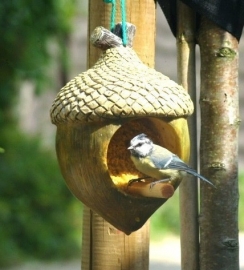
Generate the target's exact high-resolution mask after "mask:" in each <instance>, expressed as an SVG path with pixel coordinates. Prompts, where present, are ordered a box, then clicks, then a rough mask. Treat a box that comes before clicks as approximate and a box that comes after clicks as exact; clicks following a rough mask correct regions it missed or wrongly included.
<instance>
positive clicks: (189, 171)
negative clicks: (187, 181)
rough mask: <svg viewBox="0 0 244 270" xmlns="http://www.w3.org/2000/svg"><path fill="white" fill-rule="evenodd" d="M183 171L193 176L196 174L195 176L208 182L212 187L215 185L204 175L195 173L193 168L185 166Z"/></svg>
mask: <svg viewBox="0 0 244 270" xmlns="http://www.w3.org/2000/svg"><path fill="white" fill-rule="evenodd" d="M184 171H185V172H186V173H188V174H191V175H193V176H196V177H197V178H199V179H201V180H203V181H205V182H207V183H208V184H210V185H212V186H213V187H215V185H214V184H213V183H212V182H211V181H209V180H208V179H207V178H205V177H204V176H202V175H201V174H199V173H197V172H196V171H195V170H193V169H191V168H187V169H184Z"/></svg>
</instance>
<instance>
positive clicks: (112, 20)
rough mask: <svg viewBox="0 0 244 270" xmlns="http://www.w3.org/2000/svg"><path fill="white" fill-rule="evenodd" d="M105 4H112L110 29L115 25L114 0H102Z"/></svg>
mask: <svg viewBox="0 0 244 270" xmlns="http://www.w3.org/2000/svg"><path fill="white" fill-rule="evenodd" d="M103 2H105V3H106V4H112V10H111V20H110V30H111V31H112V30H113V29H114V27H115V16H116V0H103Z"/></svg>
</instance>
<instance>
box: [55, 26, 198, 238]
mask: <svg viewBox="0 0 244 270" xmlns="http://www.w3.org/2000/svg"><path fill="white" fill-rule="evenodd" d="M126 30H127V35H128V44H127V46H126V47H125V46H123V43H122V40H121V35H122V34H121V25H120V24H118V25H116V27H115V30H114V32H113V33H112V32H110V31H108V30H106V29H104V28H103V27H98V28H96V29H95V30H94V32H93V34H92V36H91V42H92V43H93V44H94V46H96V47H99V48H101V49H102V50H103V53H102V54H101V56H100V58H99V60H98V61H97V63H96V64H95V65H94V66H93V67H92V68H91V69H89V70H87V71H85V72H83V73H81V74H80V75H78V76H77V77H75V78H74V79H72V80H71V81H70V82H69V83H67V85H65V86H64V87H63V88H62V89H61V91H60V92H59V93H58V95H57V97H56V99H55V101H54V103H53V105H52V108H51V119H52V123H53V124H55V125H56V126H57V135H56V149H57V156H58V161H59V165H60V168H61V171H62V174H63V176H64V179H65V181H66V183H67V185H68V187H69V189H70V190H71V192H72V193H73V194H74V195H75V196H76V197H77V198H78V199H79V200H81V201H82V202H83V203H84V204H86V205H87V206H88V207H90V208H91V209H92V210H94V211H95V212H97V213H98V214H99V215H101V216H102V217H103V218H104V219H106V220H107V221H108V222H110V223H111V224H112V225H114V226H115V227H116V228H118V229H120V230H122V231H124V232H125V233H127V234H130V233H131V232H132V231H135V230H137V229H139V228H140V227H141V226H142V225H143V224H144V223H145V222H146V220H147V219H148V218H149V217H150V216H151V215H152V214H153V213H154V212H155V210H156V209H157V208H158V207H159V206H161V205H162V204H163V203H164V202H165V201H166V200H167V199H168V198H169V197H171V196H172V195H173V193H174V190H175V189H176V188H177V186H178V185H179V183H180V181H181V179H178V180H175V181H173V182H171V183H162V184H157V185H155V187H153V188H151V189H150V187H149V186H150V182H149V180H147V179H145V181H142V182H138V183H134V184H132V185H129V186H128V182H129V181H130V180H131V179H136V178H139V177H143V175H142V174H141V173H140V172H139V171H137V170H136V168H135V167H134V165H133V162H132V161H131V159H130V153H129V151H128V150H127V148H128V146H129V142H130V140H131V139H132V138H133V137H134V136H136V135H137V134H139V133H146V134H147V135H148V136H149V137H150V138H151V139H152V140H153V141H154V143H156V144H159V145H161V146H163V147H165V148H168V149H169V150H170V151H172V152H174V153H175V154H177V155H178V156H179V157H180V158H181V159H183V160H185V161H187V159H188V155H189V137H188V127H187V121H186V117H187V116H188V115H190V114H192V112H193V103H192V101H191V99H190V96H189V95H188V94H187V92H186V91H185V90H184V89H183V88H182V87H181V86H180V85H178V84H177V83H175V82H174V81H172V80H170V79H169V78H168V77H166V76H164V75H163V74H161V73H159V72H157V71H155V70H154V69H152V68H149V67H148V66H146V65H144V64H143V63H142V62H141V60H140V59H139V58H138V56H137V54H136V53H135V52H134V50H133V49H132V48H131V47H132V39H133V36H134V33H135V27H134V26H133V25H131V24H127V25H126ZM156 186H157V187H156Z"/></svg>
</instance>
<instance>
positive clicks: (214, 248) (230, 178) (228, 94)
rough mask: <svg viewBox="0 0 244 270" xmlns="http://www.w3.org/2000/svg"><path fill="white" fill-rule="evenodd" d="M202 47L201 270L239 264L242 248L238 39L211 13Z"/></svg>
mask: <svg viewBox="0 0 244 270" xmlns="http://www.w3.org/2000/svg"><path fill="white" fill-rule="evenodd" d="M198 40H199V45H200V51H201V93H200V106H201V117H202V121H201V147H200V161H201V173H202V175H204V176H205V177H207V178H208V179H210V180H211V181H212V182H213V183H214V185H215V186H216V188H212V187H210V186H208V185H205V184H201V194H200V195H201V202H200V219H199V222H200V269H201V270H211V269H213V270H215V269H221V270H230V269H231V270H237V269H239V261H238V260H239V257H238V256H239V249H238V171H237V170H238V168H237V160H238V156H237V155H238V153H237V151H238V149H237V148H238V127H239V123H240V120H239V111H238V42H237V40H236V39H235V38H234V37H233V36H231V35H230V34H229V33H227V32H225V31H223V30H222V29H220V28H219V27H217V26H216V25H215V24H213V23H212V22H210V21H208V20H207V19H206V18H202V21H201V26H200V31H199V38H198Z"/></svg>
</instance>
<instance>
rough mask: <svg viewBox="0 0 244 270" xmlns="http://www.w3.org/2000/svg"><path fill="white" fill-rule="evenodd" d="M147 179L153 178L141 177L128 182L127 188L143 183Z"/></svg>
mask: <svg viewBox="0 0 244 270" xmlns="http://www.w3.org/2000/svg"><path fill="white" fill-rule="evenodd" d="M147 178H151V177H139V178H135V179H131V180H130V181H128V183H127V187H129V186H131V185H132V184H133V183H135V182H141V181H142V180H144V179H147Z"/></svg>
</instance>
